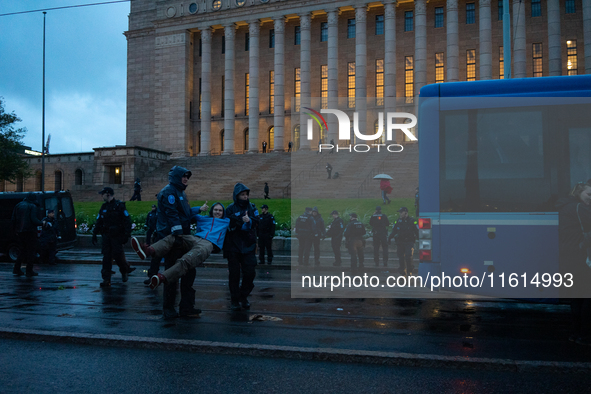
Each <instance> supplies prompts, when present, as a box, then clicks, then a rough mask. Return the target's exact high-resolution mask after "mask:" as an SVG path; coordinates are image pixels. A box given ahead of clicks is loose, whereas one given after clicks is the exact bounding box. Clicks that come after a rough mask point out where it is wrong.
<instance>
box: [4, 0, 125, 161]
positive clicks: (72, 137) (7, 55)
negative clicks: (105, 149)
mask: <svg viewBox="0 0 591 394" xmlns="http://www.w3.org/2000/svg"><path fill="white" fill-rule="evenodd" d="M108 1H112V0H0V15H1V16H0V96H1V97H3V98H4V99H3V102H4V106H5V107H4V109H5V110H6V112H13V111H14V112H15V114H16V115H17V116H18V117H20V118H21V119H22V122H20V123H18V124H17V126H18V127H26V129H27V133H26V136H25V138H24V143H25V145H27V146H30V147H32V148H33V149H35V150H41V146H42V142H41V129H42V97H43V90H42V87H43V13H42V12H41V11H39V12H33V13H26V14H18V15H3V14H8V13H13V12H20V11H29V10H39V9H48V8H55V7H64V6H70V5H81V4H92V3H102V2H108ZM129 7H130V5H129V2H123V3H114V4H104V5H94V6H88V7H78V8H67V9H58V10H48V11H47V15H46V30H45V135H46V138H47V135H48V134H51V143H50V147H49V150H50V153H68V152H80V151H92V148H96V147H101V146H113V145H122V144H125V112H126V108H125V97H126V61H127V59H126V52H127V42H126V39H125V36H124V35H123V32H124V31H126V30H127V27H128V25H127V21H128V19H127V17H128V15H129Z"/></svg>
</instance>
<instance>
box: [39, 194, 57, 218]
mask: <svg viewBox="0 0 591 394" xmlns="http://www.w3.org/2000/svg"><path fill="white" fill-rule="evenodd" d="M50 209H53V210H54V211H55V214H56V215H57V211H58V207H57V196H56V197H48V198H46V199H45V211H44V212H43V217H45V216H47V211H49V210H50Z"/></svg>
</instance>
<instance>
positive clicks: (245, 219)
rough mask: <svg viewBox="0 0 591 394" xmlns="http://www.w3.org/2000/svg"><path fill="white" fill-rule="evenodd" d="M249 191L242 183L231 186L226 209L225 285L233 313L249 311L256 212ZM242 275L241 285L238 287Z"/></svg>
mask: <svg viewBox="0 0 591 394" xmlns="http://www.w3.org/2000/svg"><path fill="white" fill-rule="evenodd" d="M249 194H250V189H249V188H248V187H246V186H245V185H243V184H242V183H237V184H236V185H234V193H233V195H232V198H233V199H234V203H232V204H230V205H229V206H228V208H226V217H227V218H228V219H230V226H229V227H228V232H227V234H226V239H225V240H224V257H225V258H226V259H227V260H228V271H229V278H228V285H229V287H230V297H231V306H230V308H231V309H232V310H233V311H239V310H240V307H241V306H242V308H244V309H250V302H248V296H249V295H250V292H251V291H252V289H254V278H255V276H256V271H255V267H256V265H257V259H256V241H257V236H256V232H257V227H258V225H259V212H258V210H257V209H256V206H255V205H254V204H253V203H251V202H250V201H249V199H248V197H249ZM240 272H242V284H240Z"/></svg>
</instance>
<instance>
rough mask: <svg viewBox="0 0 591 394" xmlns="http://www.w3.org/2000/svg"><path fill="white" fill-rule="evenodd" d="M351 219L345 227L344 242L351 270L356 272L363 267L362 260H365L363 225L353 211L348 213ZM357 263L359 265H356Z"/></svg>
mask: <svg viewBox="0 0 591 394" xmlns="http://www.w3.org/2000/svg"><path fill="white" fill-rule="evenodd" d="M350 216H351V221H350V222H349V224H347V228H345V233H344V234H343V235H344V236H345V243H346V245H347V249H348V250H349V254H350V255H351V271H353V272H357V271H358V270H361V269H362V268H363V262H364V260H365V254H364V250H363V249H364V248H365V241H364V239H363V236H364V235H365V233H366V231H365V226H364V225H363V223H361V222H360V221H359V219H357V214H356V213H355V212H353V213H351V214H350ZM358 264H359V265H358Z"/></svg>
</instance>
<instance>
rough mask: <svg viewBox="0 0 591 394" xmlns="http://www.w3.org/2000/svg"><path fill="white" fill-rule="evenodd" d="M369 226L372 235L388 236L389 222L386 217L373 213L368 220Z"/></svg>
mask: <svg viewBox="0 0 591 394" xmlns="http://www.w3.org/2000/svg"><path fill="white" fill-rule="evenodd" d="M369 225H370V226H371V228H372V229H373V232H374V234H379V235H388V227H389V226H390V221H389V220H388V216H386V215H384V214H383V213H381V212H380V213H374V214H373V215H372V217H371V218H370V219H369Z"/></svg>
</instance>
